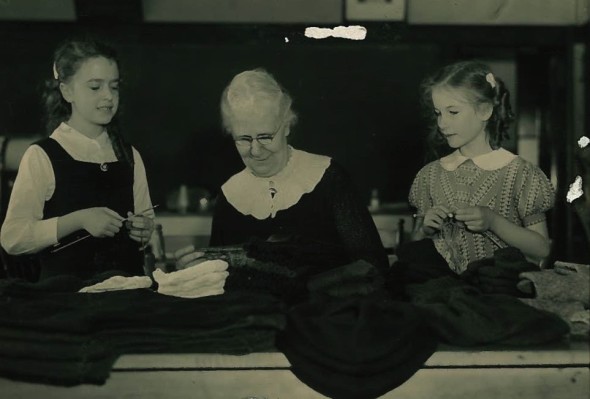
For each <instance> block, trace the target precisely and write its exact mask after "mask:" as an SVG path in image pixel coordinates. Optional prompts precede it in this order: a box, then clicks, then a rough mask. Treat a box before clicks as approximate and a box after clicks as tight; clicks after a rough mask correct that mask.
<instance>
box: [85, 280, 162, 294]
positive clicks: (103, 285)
mask: <svg viewBox="0 0 590 399" xmlns="http://www.w3.org/2000/svg"><path fill="white" fill-rule="evenodd" d="M151 286H152V280H151V279H150V278H149V277H147V276H133V277H125V276H113V277H111V278H108V279H106V280H104V281H102V282H100V283H97V284H94V285H90V286H88V287H84V288H82V289H81V290H80V291H78V292H82V293H97V292H106V291H119V290H133V289H137V288H150V287H151Z"/></svg>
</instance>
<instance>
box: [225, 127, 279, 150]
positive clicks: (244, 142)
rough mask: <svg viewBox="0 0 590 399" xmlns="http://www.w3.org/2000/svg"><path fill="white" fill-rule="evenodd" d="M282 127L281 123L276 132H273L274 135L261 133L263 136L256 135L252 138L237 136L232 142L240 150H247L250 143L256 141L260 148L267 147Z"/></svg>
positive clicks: (250, 145)
mask: <svg viewBox="0 0 590 399" xmlns="http://www.w3.org/2000/svg"><path fill="white" fill-rule="evenodd" d="M282 127H283V123H282V122H281V124H280V125H279V127H278V128H277V130H275V132H274V133H263V134H259V135H257V136H256V137H252V136H239V137H237V138H235V139H234V142H235V143H236V145H237V146H238V147H240V148H249V147H252V142H253V141H254V140H256V141H257V142H258V144H260V145H261V146H267V145H270V144H271V143H272V141H273V140H274V138H275V136H276V135H277V134H278V133H279V130H281V128H282Z"/></svg>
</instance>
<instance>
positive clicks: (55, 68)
mask: <svg viewBox="0 0 590 399" xmlns="http://www.w3.org/2000/svg"><path fill="white" fill-rule="evenodd" d="M53 79H55V80H59V75H58V74H57V67H56V66H55V62H54V63H53Z"/></svg>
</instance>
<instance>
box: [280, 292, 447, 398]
mask: <svg viewBox="0 0 590 399" xmlns="http://www.w3.org/2000/svg"><path fill="white" fill-rule="evenodd" d="M277 347H278V348H279V349H280V350H281V351H283V353H285V355H286V356H287V358H288V359H289V361H290V362H291V366H292V371H293V373H294V374H295V375H296V376H297V377H298V378H299V379H300V380H301V381H302V382H304V383H305V384H307V385H308V386H310V387H311V388H313V389H315V390H316V391H318V392H320V393H322V394H324V395H327V396H329V397H333V398H373V397H378V396H380V395H383V394H384V393H386V392H388V391H390V390H392V389H394V388H395V387H397V386H399V385H400V384H402V383H403V382H404V381H406V380H407V379H408V378H410V377H411V376H412V375H413V374H414V373H415V372H416V371H417V370H418V369H419V368H420V367H421V366H422V364H423V363H424V362H425V361H426V360H427V359H428V358H429V357H430V356H431V355H432V353H433V352H434V351H435V349H436V339H435V337H434V336H433V335H432V333H431V332H430V330H428V328H427V327H425V325H424V323H423V322H422V320H421V319H420V318H419V317H418V313H417V312H416V310H415V308H414V307H413V306H412V305H410V304H407V303H400V302H394V301H392V300H390V299H385V298H383V297H381V296H376V297H363V298H346V299H332V300H330V299H324V300H321V301H320V300H314V301H309V302H306V303H303V304H299V305H296V306H295V307H293V308H292V309H291V310H290V312H289V314H288V323H287V328H286V329H285V330H284V331H283V332H281V333H280V334H279V335H278V336H277Z"/></svg>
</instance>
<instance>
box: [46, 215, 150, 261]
mask: <svg viewBox="0 0 590 399" xmlns="http://www.w3.org/2000/svg"><path fill="white" fill-rule="evenodd" d="M159 206H160V204H157V205H154V206H152V207H151V208H147V209H144V210H143V211H141V212H139V213H136V214H134V215H133V216H139V215H143V214H144V213H146V212H149V211H151V210H153V209H156V208H157V207H159ZM127 220H129V218H124V219H122V220H121V222H126V221H127ZM88 237H92V234H87V235H85V236H82V237H80V238H78V239H76V240H74V241H72V242H69V243H67V244H65V245H62V246H61V247H57V248H55V249H53V250H51V251H50V252H51V253H52V254H53V253H55V252H58V251H61V250H62V249H64V248H67V247H69V246H70V245H74V244H75V243H77V242H80V241H82V240H85V239H87V238H88ZM58 245H59V244H55V246H58Z"/></svg>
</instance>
